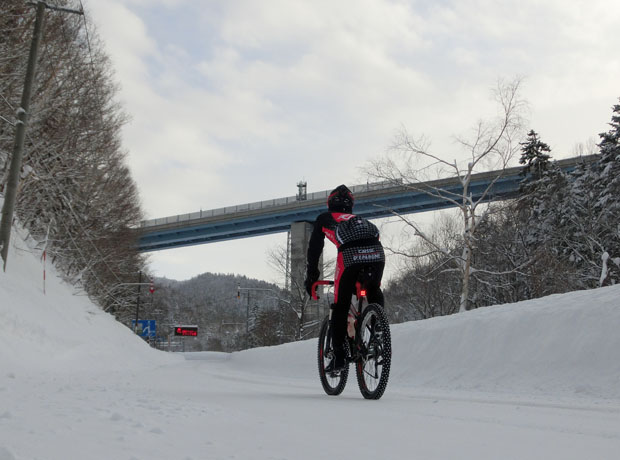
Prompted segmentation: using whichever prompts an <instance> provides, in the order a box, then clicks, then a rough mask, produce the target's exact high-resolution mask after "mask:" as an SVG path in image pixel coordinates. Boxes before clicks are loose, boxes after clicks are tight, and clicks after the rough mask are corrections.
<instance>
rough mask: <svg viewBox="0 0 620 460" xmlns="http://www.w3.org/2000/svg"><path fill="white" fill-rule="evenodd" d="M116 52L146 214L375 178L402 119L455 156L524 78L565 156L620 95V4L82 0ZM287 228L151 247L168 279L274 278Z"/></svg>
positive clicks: (533, 121)
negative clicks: (273, 263)
mask: <svg viewBox="0 0 620 460" xmlns="http://www.w3.org/2000/svg"><path fill="white" fill-rule="evenodd" d="M84 6H85V8H86V13H87V20H88V21H89V22H90V23H91V24H93V25H94V27H95V28H96V29H97V31H98V33H99V35H100V36H101V38H102V39H103V41H104V43H105V48H106V50H107V52H108V54H109V55H110V56H111V58H112V62H113V65H114V67H115V71H116V78H117V81H118V83H119V84H120V86H121V91H120V94H119V98H120V102H121V103H122V104H123V105H124V107H125V110H126V112H127V113H128V114H129V115H130V116H131V118H132V121H131V123H130V124H128V125H127V126H126V128H125V130H124V145H125V148H126V149H127V150H128V152H129V156H128V163H129V166H130V167H131V170H132V172H133V176H134V178H135V180H136V182H137V183H138V187H139V189H140V193H141V198H142V202H143V206H144V209H145V212H146V214H147V217H148V218H158V217H164V216H169V215H176V214H182V213H188V212H195V211H198V210H200V209H213V208H219V207H223V206H229V205H235V204H243V203H248V202H254V201H259V200H266V199H272V198H278V197H284V196H291V195H294V194H295V193H296V191H297V189H296V184H297V182H298V181H300V180H305V181H307V183H308V191H309V192H313V191H319V190H326V189H332V188H333V187H335V186H337V185H338V184H340V183H346V184H356V183H365V182H366V179H367V176H366V173H365V172H364V167H365V166H366V165H367V164H368V162H369V161H370V160H373V159H376V158H378V157H379V156H381V155H382V154H383V153H384V152H385V151H386V150H387V148H388V147H389V146H390V144H391V143H392V142H393V140H394V136H395V134H396V132H397V131H398V130H399V129H400V128H401V127H406V129H407V130H408V131H410V132H411V133H413V134H416V135H425V136H426V137H427V138H428V139H429V140H430V141H431V149H432V150H433V151H434V152H435V153H436V154H438V155H439V156H442V157H444V158H446V159H450V158H455V157H458V156H459V155H460V152H459V151H458V145H456V143H455V142H454V136H456V135H467V133H468V132H469V130H470V129H471V128H472V126H473V125H474V124H475V123H476V122H477V121H478V120H479V119H481V118H485V117H487V116H490V115H492V114H493V113H494V111H495V106H494V103H493V101H492V97H491V90H492V88H493V87H494V86H495V84H496V82H497V81H498V79H502V78H503V79H507V80H511V79H513V78H515V77H516V76H521V77H523V79H524V80H523V86H522V93H521V96H522V97H524V98H525V99H527V101H528V102H529V110H528V113H527V116H528V118H527V126H526V128H527V129H530V128H532V129H534V130H536V131H537V132H538V133H539V134H540V135H541V137H542V139H543V140H544V141H545V142H547V143H548V144H550V146H551V147H552V149H553V152H552V153H553V155H554V157H555V158H564V157H568V156H572V155H573V153H574V148H575V145H576V144H577V143H585V142H587V141H588V139H591V138H592V139H595V140H597V139H598V137H597V135H598V133H600V132H603V131H606V130H607V123H608V122H609V121H610V119H611V106H612V105H613V104H615V103H617V102H618V97H620V84H619V82H620V59H619V57H618V56H619V54H618V50H620V34H619V33H618V30H617V27H618V24H620V2H618V1H617V0H583V1H582V0H545V1H542V0H519V1H516V0H513V1H507V0H435V1H418V0H217V1H216V0H201V1H196V0H106V1H97V0H84ZM285 241H286V236H285V234H280V235H272V236H267V237H260V238H253V239H249V240H236V241H232V242H227V243H216V244H210V245H202V246H193V247H190V248H184V249H175V250H168V251H159V252H155V253H152V254H151V262H152V268H153V270H154V271H155V273H156V275H158V276H167V277H169V278H175V279H187V278H190V277H192V276H195V275H197V274H199V273H203V272H205V271H211V272H219V273H233V272H234V273H241V274H245V275H247V276H251V277H259V278H263V279H269V280H275V278H276V274H275V273H274V272H273V271H271V270H270V269H268V268H266V266H265V259H266V257H267V256H266V253H267V251H268V250H270V249H273V248H275V247H277V246H278V245H284V244H285Z"/></svg>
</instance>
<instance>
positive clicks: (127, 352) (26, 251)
mask: <svg viewBox="0 0 620 460" xmlns="http://www.w3.org/2000/svg"><path fill="white" fill-rule="evenodd" d="M44 268H45V272H46V280H45V288H44V281H43V270H44ZM44 291H45V292H44ZM161 359H162V354H161V353H158V352H157V351H156V350H153V349H151V348H150V347H149V346H148V345H147V344H146V343H145V342H144V341H143V340H140V339H138V338H136V337H135V336H134V335H133V334H132V333H131V331H130V330H129V329H128V328H127V327H125V326H123V325H121V324H120V323H118V322H117V321H116V320H115V319H114V318H113V317H112V316H111V315H109V314H107V313H104V312H103V311H101V309H100V308H98V307H97V306H95V305H93V303H92V302H90V300H89V299H88V298H87V297H86V296H83V295H76V294H74V290H73V289H72V288H71V287H70V286H68V285H66V284H65V283H63V282H62V281H61V280H60V278H59V277H58V275H57V274H56V271H55V269H54V267H53V266H51V264H49V263H47V264H46V266H45V267H44V265H43V261H42V260H41V254H40V252H39V251H34V250H32V249H30V247H29V245H28V244H26V242H24V241H23V239H21V238H20V235H19V230H18V231H14V233H13V235H12V240H11V247H10V250H9V258H8V263H7V270H6V272H4V273H0V368H2V369H4V370H9V369H15V368H27V369H31V370H52V369H53V370H56V371H60V370H74V369H84V368H91V367H92V368H96V369H121V368H127V367H133V366H151V365H153V364H154V363H156V362H158V361H161Z"/></svg>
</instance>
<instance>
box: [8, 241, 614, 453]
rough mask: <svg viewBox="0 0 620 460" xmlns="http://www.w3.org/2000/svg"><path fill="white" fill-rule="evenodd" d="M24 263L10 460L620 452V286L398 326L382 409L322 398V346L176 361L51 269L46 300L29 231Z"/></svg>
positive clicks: (18, 261)
mask: <svg viewBox="0 0 620 460" xmlns="http://www.w3.org/2000/svg"><path fill="white" fill-rule="evenodd" d="M9 257H10V258H9V264H8V269H7V272H6V273H1V272H0V460H22V459H34V458H39V459H67V458H88V459H95V458H96V459H117V458H118V459H142V458H144V459H146V458H149V459H159V458H161V459H168V458H179V459H202V458H205V459H212V458H244V459H245V458H249V459H251V458H256V459H267V458H288V459H306V458H307V459H311V458H312V459H316V458H324V457H326V456H329V455H336V456H341V457H342V458H353V457H355V458H356V459H357V460H359V459H364V458H377V455H379V452H381V455H382V458H390V459H391V458H425V459H430V458H437V459H439V458H441V459H445V458H463V459H469V458H472V459H476V460H481V459H496V458H514V459H525V458H562V459H563V460H566V459H570V458H574V459H579V458H592V459H610V460H611V459H612V458H616V454H617V452H620V332H619V331H620V286H613V287H608V288H603V289H597V290H593V291H587V292H574V293H569V294H565V295H556V296H551V297H547V298H544V299H539V300H535V301H528V302H521V303H518V304H512V305H503V306H496V307H490V308H485V309H480V310H477V311H471V312H467V313H464V314H458V315H453V316H450V317H442V318H435V319H432V320H427V321H419V322H415V323H408V324H400V325H394V326H392V335H393V348H394V357H393V367H392V374H391V378H390V383H389V385H388V389H387V391H386V394H385V395H384V397H383V399H381V400H380V401H378V402H365V401H363V400H362V399H361V397H360V395H359V394H358V392H357V388H356V384H355V382H354V376H353V375H351V377H350V378H351V381H350V382H349V384H348V387H347V389H346V390H345V392H344V394H343V395H342V396H340V397H338V398H331V397H327V396H325V395H324V394H323V393H322V390H321V387H320V384H319V382H318V378H317V373H316V361H315V350H316V342H315V341H314V340H310V341H306V342H298V343H291V344H287V345H283V346H279V347H272V348H260V349H254V350H248V351H244V352H240V353H233V354H222V353H208V352H206V353H193V354H187V355H185V356H183V355H180V354H169V353H164V352H159V351H156V350H153V349H151V348H149V347H148V346H147V345H146V344H145V343H144V342H143V341H142V340H140V339H139V338H137V337H135V336H134V335H133V334H132V332H131V331H130V330H129V329H127V328H126V327H124V326H122V325H120V324H119V323H117V322H116V321H115V320H114V319H113V318H112V317H111V316H110V315H108V314H106V313H104V312H102V311H100V310H99V309H98V308H97V307H96V306H94V305H92V304H91V303H90V302H89V300H88V299H87V298H86V297H83V296H76V295H74V294H73V292H72V289H71V288H70V287H69V286H67V285H65V284H64V283H62V282H61V281H60V280H59V279H58V277H56V276H54V270H53V268H52V267H50V266H49V265H48V266H47V284H46V292H45V293H44V292H43V279H42V278H43V266H42V263H41V260H40V259H39V254H37V253H36V252H34V251H32V250H31V249H29V247H28V245H27V244H26V243H24V242H23V241H22V240H20V239H19V235H18V234H14V237H13V246H12V247H11V249H10V255H9ZM358 421H359V422H360V424H357V422H358ZM361 422H363V423H361ZM334 433H338V435H334ZM448 433H449V435H447V434H448ZM378 435H380V436H381V439H382V442H381V446H379V445H378V444H377V436H378ZM317 441H318V442H317ZM343 441H345V442H343ZM541 443H542V444H541ZM545 443H546V444H545ZM347 446H348V447H347ZM351 446H355V453H354V454H353V453H352V452H351V449H350V448H351Z"/></svg>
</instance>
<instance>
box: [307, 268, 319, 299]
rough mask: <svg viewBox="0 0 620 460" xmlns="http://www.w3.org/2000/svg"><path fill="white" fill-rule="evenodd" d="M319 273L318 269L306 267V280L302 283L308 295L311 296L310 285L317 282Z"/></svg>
mask: <svg viewBox="0 0 620 460" xmlns="http://www.w3.org/2000/svg"><path fill="white" fill-rule="evenodd" d="M320 275H321V273H320V272H319V271H318V270H310V269H308V273H307V274H306V281H305V282H304V285H305V286H306V292H307V293H308V295H309V296H310V297H312V285H313V284H314V283H316V282H317V280H318V279H319V276H320Z"/></svg>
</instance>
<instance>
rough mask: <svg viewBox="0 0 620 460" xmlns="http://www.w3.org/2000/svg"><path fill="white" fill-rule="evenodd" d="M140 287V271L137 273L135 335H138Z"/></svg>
mask: <svg viewBox="0 0 620 460" xmlns="http://www.w3.org/2000/svg"><path fill="white" fill-rule="evenodd" d="M141 286H142V270H140V271H139V272H138V300H137V301H136V327H135V333H136V335H137V334H138V312H139V311H140V287H141Z"/></svg>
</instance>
